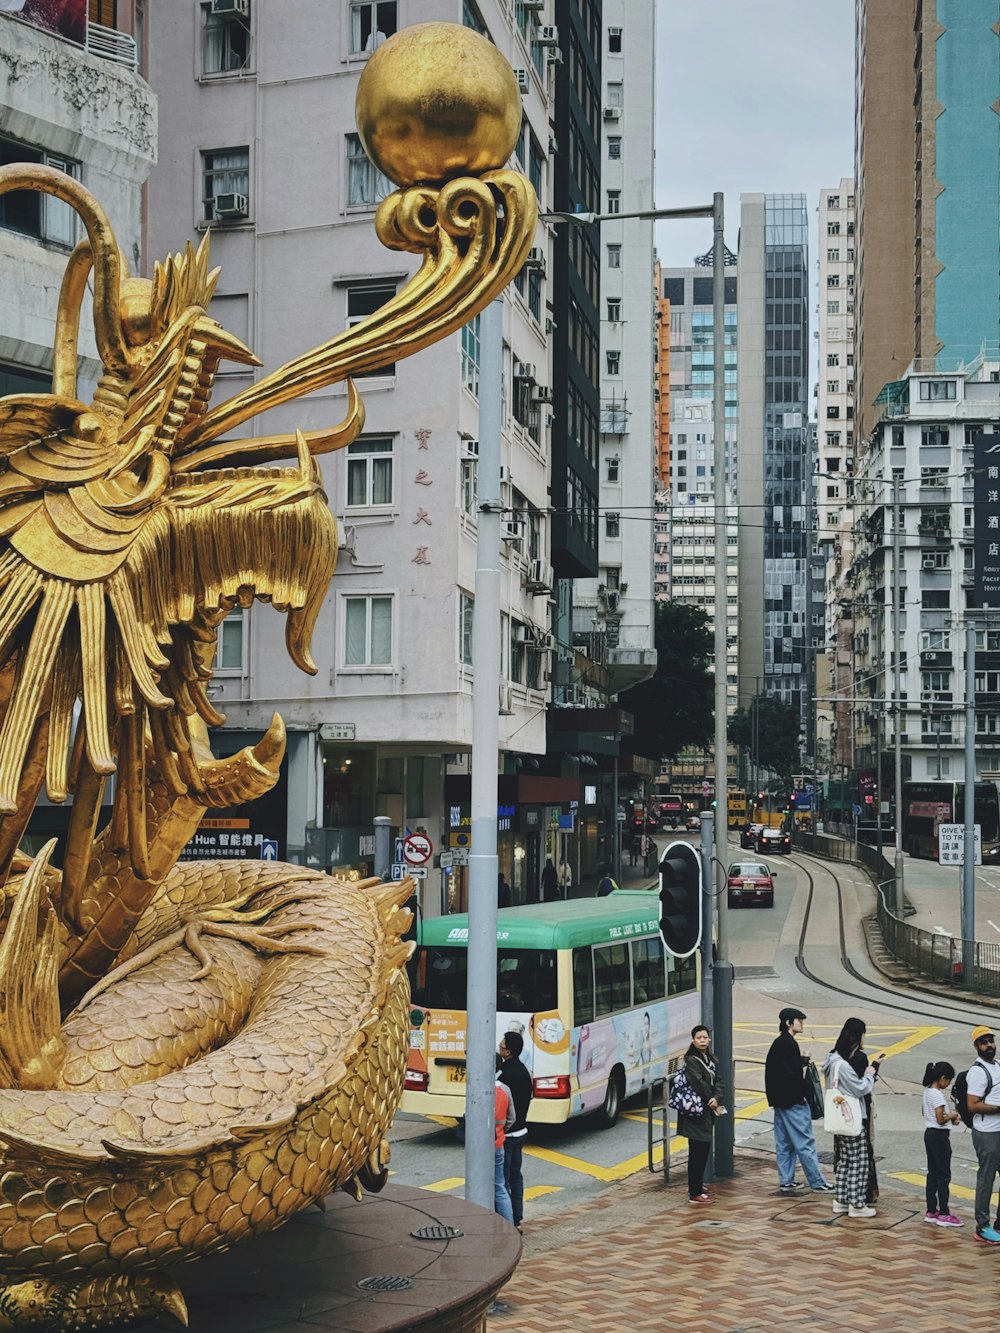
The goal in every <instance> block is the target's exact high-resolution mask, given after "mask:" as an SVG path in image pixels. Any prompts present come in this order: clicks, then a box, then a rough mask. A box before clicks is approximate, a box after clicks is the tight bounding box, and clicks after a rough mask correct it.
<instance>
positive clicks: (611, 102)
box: [604, 83, 623, 107]
mask: <svg viewBox="0 0 1000 1333" xmlns="http://www.w3.org/2000/svg"><path fill="white" fill-rule="evenodd" d="M622 92H623V89H622V85H621V84H620V83H609V84H608V100H607V101H606V102H605V103H604V105H605V106H617V107H620V106H622V105H623V102H622Z"/></svg>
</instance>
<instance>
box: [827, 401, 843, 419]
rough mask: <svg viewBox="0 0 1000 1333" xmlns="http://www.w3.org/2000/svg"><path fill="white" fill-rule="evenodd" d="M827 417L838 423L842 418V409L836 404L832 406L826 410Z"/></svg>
mask: <svg viewBox="0 0 1000 1333" xmlns="http://www.w3.org/2000/svg"><path fill="white" fill-rule="evenodd" d="M826 415H827V418H828V419H829V420H830V421H836V420H837V418H838V417H839V416H840V408H839V407H837V406H836V404H830V405H829V406H828V407H827V409H826Z"/></svg>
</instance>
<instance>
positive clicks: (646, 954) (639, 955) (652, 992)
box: [632, 935, 667, 1004]
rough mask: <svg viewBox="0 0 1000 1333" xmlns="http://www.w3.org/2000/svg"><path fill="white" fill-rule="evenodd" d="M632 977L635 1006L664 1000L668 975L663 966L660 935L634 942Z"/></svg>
mask: <svg viewBox="0 0 1000 1333" xmlns="http://www.w3.org/2000/svg"><path fill="white" fill-rule="evenodd" d="M632 976H633V978H634V983H635V1000H634V1003H635V1004H648V1003H649V1001H650V1000H662V999H663V997H664V996H665V995H666V993H667V974H666V970H665V969H664V966H663V941H662V940H661V939H660V937H659V935H651V936H650V937H649V938H648V939H645V940H633V942H632Z"/></svg>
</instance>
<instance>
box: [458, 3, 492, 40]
mask: <svg viewBox="0 0 1000 1333" xmlns="http://www.w3.org/2000/svg"><path fill="white" fill-rule="evenodd" d="M462 23H463V24H464V26H465V27H466V28H471V29H472V31H473V32H478V33H479V35H480V37H488V36H489V32H488V31H487V28H486V24H485V23H484V22H483V16H482V15H481V14H480V12H479V10H478V9H477V8H476V6H475V5H474V4H473V3H472V0H462Z"/></svg>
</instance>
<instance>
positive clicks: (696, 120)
mask: <svg viewBox="0 0 1000 1333" xmlns="http://www.w3.org/2000/svg"><path fill="white" fill-rule="evenodd" d="M656 11H657V50H656V82H657V99H656V100H657V105H656V117H657V119H656V207H658V208H675V207H681V206H683V205H685V204H701V203H706V204H710V203H711V202H712V195H713V193H714V192H715V191H716V190H722V191H723V193H724V194H725V196H726V199H725V210H726V244H727V245H728V246H729V248H730V250H733V251H735V250H736V244H737V235H738V231H739V214H740V199H739V197H740V194H741V193H748V192H751V191H757V192H762V193H764V194H778V193H783V192H787V191H798V192H801V193H804V194H805V195H806V198H807V202H808V206H809V213H810V217H815V209H816V205H817V203H818V200H819V192H820V190H821V189H824V188H825V187H827V186H830V185H836V184H838V182H839V181H840V178H841V177H842V176H850V175H852V174H853V171H854V0H750V2H749V3H748V0H656ZM656 227H657V230H656V247H657V252H658V254H659V257H660V260H661V262H662V263H663V264H664V266H667V267H678V266H681V265H687V264H690V263H691V262H692V260H693V259H694V257H695V255H697V254H704V253H705V252H706V251H707V250H709V249H710V248H711V244H712V223H711V219H705V220H704V221H703V222H701V221H699V222H659V223H657V224H656ZM810 251H811V254H810V259H811V260H815V241H814V236H813V235H812V234H811V235H810Z"/></svg>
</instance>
